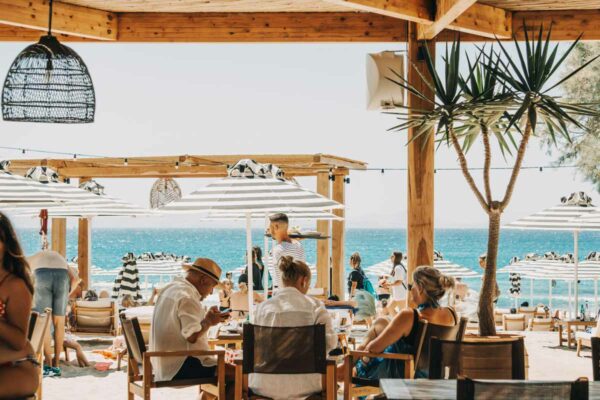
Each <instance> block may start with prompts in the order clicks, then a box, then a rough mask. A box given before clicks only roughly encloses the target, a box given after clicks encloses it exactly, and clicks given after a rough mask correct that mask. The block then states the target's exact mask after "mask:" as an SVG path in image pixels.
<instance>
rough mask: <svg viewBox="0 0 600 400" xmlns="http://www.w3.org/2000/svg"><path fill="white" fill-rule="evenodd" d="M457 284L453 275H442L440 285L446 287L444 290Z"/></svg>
mask: <svg viewBox="0 0 600 400" xmlns="http://www.w3.org/2000/svg"><path fill="white" fill-rule="evenodd" d="M455 284H456V281H455V279H454V278H453V277H451V276H447V275H444V274H441V275H440V286H441V287H442V288H444V290H448V289H452V288H453V287H454V285H455Z"/></svg>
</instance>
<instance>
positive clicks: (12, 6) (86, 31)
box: [0, 0, 117, 40]
mask: <svg viewBox="0 0 600 400" xmlns="http://www.w3.org/2000/svg"><path fill="white" fill-rule="evenodd" d="M48 4H49V3H48V0H0V24H3V25H9V26H16V27H22V28H28V29H32V30H36V31H47V30H48ZM52 32H56V33H60V34H67V35H73V36H80V37H83V38H89V39H98V40H116V39H117V16H116V14H114V13H110V12H107V11H101V10H96V9H93V8H87V7H81V6H75V5H72V4H66V3H62V2H54V4H53V13H52Z"/></svg>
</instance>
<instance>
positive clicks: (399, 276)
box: [390, 265, 406, 301]
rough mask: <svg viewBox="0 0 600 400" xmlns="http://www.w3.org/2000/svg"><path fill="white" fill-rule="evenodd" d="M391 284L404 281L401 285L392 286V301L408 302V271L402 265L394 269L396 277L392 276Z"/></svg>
mask: <svg viewBox="0 0 600 400" xmlns="http://www.w3.org/2000/svg"><path fill="white" fill-rule="evenodd" d="M390 280H391V282H398V281H399V280H402V283H401V284H399V285H395V286H392V299H394V300H397V301H401V300H406V287H405V285H406V269H405V267H403V266H402V265H396V266H395V267H394V276H390Z"/></svg>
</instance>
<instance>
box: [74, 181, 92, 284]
mask: <svg viewBox="0 0 600 400" xmlns="http://www.w3.org/2000/svg"><path fill="white" fill-rule="evenodd" d="M91 179H92V178H87V177H86V178H81V179H79V184H82V183H84V182H88V181H90V180H91ZM91 236H92V220H91V219H90V218H79V224H78V230H77V265H78V270H79V278H81V280H82V281H83V290H88V289H89V287H90V266H91V264H92V240H91Z"/></svg>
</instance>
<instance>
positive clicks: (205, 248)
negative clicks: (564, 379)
mask: <svg viewBox="0 0 600 400" xmlns="http://www.w3.org/2000/svg"><path fill="white" fill-rule="evenodd" d="M18 234H19V237H20V240H21V242H22V244H23V247H24V249H25V251H26V253H27V254H32V253H35V252H36V251H38V249H39V248H40V237H39V234H38V231H37V230H36V229H19V230H18ZM261 234H262V230H259V229H257V230H254V231H253V241H254V243H255V244H256V245H260V246H262V245H263V243H264V239H263V237H262V235H261ZM303 243H304V247H305V250H306V256H307V261H308V262H309V263H315V261H316V243H315V241H312V240H305V241H304V242H303ZM486 243H487V230H486V229H438V230H436V231H435V248H436V250H438V251H440V252H442V254H443V256H444V259H446V260H449V261H452V262H454V263H457V264H460V265H463V266H465V267H468V268H470V269H472V270H474V271H477V272H479V273H480V272H481V269H480V268H479V265H478V257H479V255H480V254H482V253H484V252H485V251H486V248H487V244H486ZM245 246H246V232H245V230H242V229H216V228H215V229H207V228H202V229H160V228H152V229H134V228H119V229H112V228H111V229H109V228H94V229H93V230H92V264H93V265H95V266H97V267H99V268H102V269H115V268H117V267H119V266H120V265H121V257H122V256H123V255H124V254H125V253H127V252H133V253H135V254H140V253H143V252H153V253H155V252H165V253H173V254H177V255H187V256H190V257H191V258H192V259H194V258H196V257H208V258H211V259H214V260H215V261H217V262H218V263H219V265H221V267H222V268H223V269H224V270H225V271H229V270H233V269H235V268H238V267H240V266H241V265H243V264H244V252H245ZM405 249H406V230H403V229H347V230H346V238H345V257H346V259H348V258H349V257H350V254H352V253H353V252H355V251H358V252H359V253H360V255H361V258H362V263H363V267H368V266H370V265H373V264H376V263H379V262H381V261H384V260H386V259H388V258H389V256H390V254H391V253H392V252H393V251H404V250H405ZM548 251H555V252H557V253H560V254H564V253H572V252H573V234H572V233H570V232H551V231H519V230H503V231H502V232H501V236H500V250H499V257H498V267H499V268H500V267H502V266H505V265H507V264H508V262H509V260H510V259H511V258H512V257H514V256H518V257H521V258H522V257H523V256H524V255H525V254H527V253H545V252H548ZM591 251H600V232H583V233H580V235H579V254H580V258H583V257H585V256H586V255H587V254H588V253H589V252H591ZM76 255H77V231H76V229H68V230H67V257H68V258H69V259H71V258H72V257H75V256H76ZM348 272H349V265H348V263H347V262H346V273H348ZM92 279H93V281H94V283H96V282H104V284H108V282H109V281H110V278H108V277H92ZM150 279H153V278H150ZM464 282H465V283H467V284H468V285H469V287H470V288H472V289H474V290H476V291H479V288H480V286H481V279H480V278H470V279H464ZM498 283H499V285H500V289H501V291H502V296H501V297H500V299H499V306H501V307H511V306H513V305H514V304H515V303H516V302H519V303H520V302H522V301H529V302H531V301H533V302H534V303H544V304H547V301H548V291H549V287H548V285H549V284H548V281H536V282H533V283H532V282H530V281H529V280H528V279H524V280H522V281H521V296H520V298H518V299H514V298H511V297H510V296H509V294H508V288H509V286H510V283H509V281H508V274H499V275H498ZM149 284H150V285H156V284H158V281H157V280H151V281H150V282H149ZM532 284H533V289H534V296H533V298H531V297H530V288H531V285H532ZM580 298H581V299H582V301H583V302H585V301H586V300H588V301H589V302H590V308H591V307H592V305H593V301H594V285H593V282H588V281H582V282H581V283H580ZM567 299H568V286H567V283H566V282H562V281H557V282H554V283H553V289H552V305H553V306H554V307H565V308H566V305H567Z"/></svg>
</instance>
